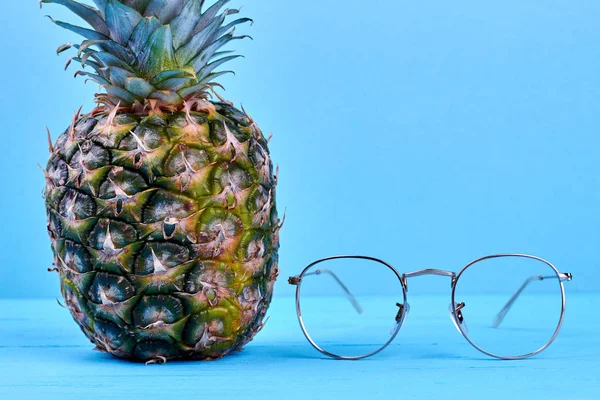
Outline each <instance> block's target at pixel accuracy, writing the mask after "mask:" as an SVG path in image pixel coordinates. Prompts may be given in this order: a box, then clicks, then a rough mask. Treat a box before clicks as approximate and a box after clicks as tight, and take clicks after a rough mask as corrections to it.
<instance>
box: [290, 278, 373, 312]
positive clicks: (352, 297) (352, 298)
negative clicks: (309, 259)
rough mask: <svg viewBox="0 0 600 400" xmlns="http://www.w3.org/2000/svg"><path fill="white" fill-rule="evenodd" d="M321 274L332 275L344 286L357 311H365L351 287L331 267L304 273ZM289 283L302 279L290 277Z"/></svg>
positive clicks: (298, 281)
mask: <svg viewBox="0 0 600 400" xmlns="http://www.w3.org/2000/svg"><path fill="white" fill-rule="evenodd" d="M321 274H328V275H330V276H331V277H332V278H333V279H334V280H335V281H336V282H337V283H338V285H340V287H341V288H342V290H343V291H344V293H346V297H347V298H348V300H350V303H352V306H353V307H354V309H355V310H356V312H357V313H359V314H362V313H363V308H362V307H361V306H360V303H359V302H358V300H356V297H354V295H353V294H352V292H351V291H350V289H348V287H347V286H346V285H344V282H342V280H341V279H340V278H338V276H337V275H336V274H335V272H333V271H331V270H329V269H318V270H316V271H314V272H308V273H306V274H304V277H306V276H310V275H321ZM289 283H290V284H296V285H297V284H298V283H300V280H299V279H298V278H295V277H292V278H290V279H289Z"/></svg>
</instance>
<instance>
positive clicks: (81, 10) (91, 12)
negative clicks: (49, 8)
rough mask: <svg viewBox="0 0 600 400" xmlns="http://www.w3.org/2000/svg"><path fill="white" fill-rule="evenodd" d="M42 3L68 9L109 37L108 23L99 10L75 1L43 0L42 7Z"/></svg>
mask: <svg viewBox="0 0 600 400" xmlns="http://www.w3.org/2000/svg"><path fill="white" fill-rule="evenodd" d="M41 3H54V4H59V5H61V6H64V7H67V8H68V9H69V10H71V11H72V12H73V13H75V14H76V15H78V16H79V17H80V18H81V19H83V20H84V21H85V22H87V23H88V24H90V26H91V27H92V28H94V30H95V31H97V32H99V33H102V34H104V35H107V36H108V35H109V34H110V31H109V30H108V26H107V25H106V22H104V19H102V15H100V13H99V12H98V10H96V9H94V8H92V7H90V6H88V5H85V4H81V3H78V2H76V1H73V0H41V2H40V5H41Z"/></svg>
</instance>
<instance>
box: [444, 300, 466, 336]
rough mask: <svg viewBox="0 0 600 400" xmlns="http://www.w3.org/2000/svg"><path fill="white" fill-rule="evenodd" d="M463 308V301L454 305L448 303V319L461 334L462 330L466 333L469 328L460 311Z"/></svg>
mask: <svg viewBox="0 0 600 400" xmlns="http://www.w3.org/2000/svg"><path fill="white" fill-rule="evenodd" d="M463 308H465V303H457V304H456V306H455V305H454V304H452V303H450V305H449V306H448V312H449V313H450V319H451V320H452V323H453V324H454V327H455V328H456V330H457V331H458V333H460V334H461V335H462V334H463V332H464V334H465V335H468V334H469V328H468V326H467V323H466V322H465V318H464V316H463V313H462V309H463ZM461 328H462V330H461Z"/></svg>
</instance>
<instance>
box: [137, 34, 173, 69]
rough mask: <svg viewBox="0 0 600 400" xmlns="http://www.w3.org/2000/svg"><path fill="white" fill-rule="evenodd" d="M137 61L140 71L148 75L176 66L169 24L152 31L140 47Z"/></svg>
mask: <svg viewBox="0 0 600 400" xmlns="http://www.w3.org/2000/svg"><path fill="white" fill-rule="evenodd" d="M138 63H139V66H140V70H141V72H142V73H143V74H144V75H145V76H148V77H152V76H155V75H156V74H158V73H159V72H161V71H165V70H168V69H174V68H175V67H176V66H177V62H176V61H175V55H174V54H173V34H172V33H171V27H170V26H169V25H164V26H162V27H160V28H158V29H157V30H156V31H154V33H153V34H152V36H150V38H149V39H148V42H147V43H146V45H145V46H144V47H143V48H142V52H141V54H140V55H139V57H138Z"/></svg>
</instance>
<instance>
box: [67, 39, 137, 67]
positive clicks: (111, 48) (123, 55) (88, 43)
mask: <svg viewBox="0 0 600 400" xmlns="http://www.w3.org/2000/svg"><path fill="white" fill-rule="evenodd" d="M92 46H97V47H98V48H100V49H102V50H104V51H107V52H109V53H111V54H114V55H115V56H116V57H118V58H120V59H121V60H123V61H124V62H126V63H127V64H132V63H133V61H134V56H133V54H132V53H131V51H130V50H129V49H127V48H126V47H123V46H121V45H120V44H119V43H117V42H114V41H112V40H84V41H83V42H82V43H81V46H80V48H79V53H78V55H81V53H82V52H83V51H84V50H87V49H88V48H90V47H92Z"/></svg>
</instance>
